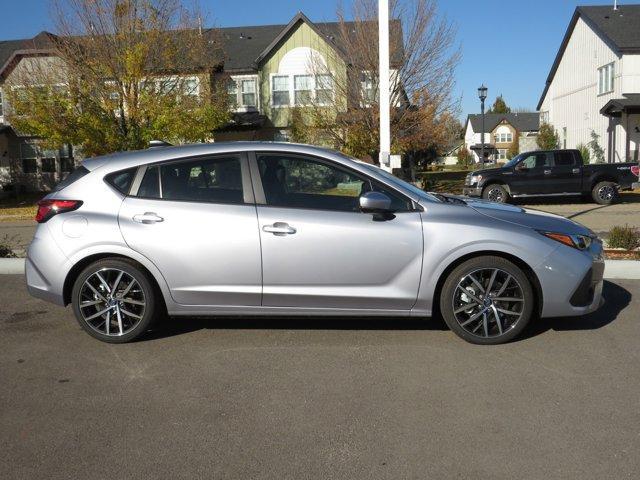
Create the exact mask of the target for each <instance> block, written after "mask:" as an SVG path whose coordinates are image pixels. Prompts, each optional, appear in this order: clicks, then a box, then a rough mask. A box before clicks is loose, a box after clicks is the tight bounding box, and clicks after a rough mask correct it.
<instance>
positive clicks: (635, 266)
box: [0, 258, 640, 280]
mask: <svg viewBox="0 0 640 480" xmlns="http://www.w3.org/2000/svg"><path fill="white" fill-rule="evenodd" d="M604 263H605V267H604V278H611V279H616V278H617V279H621V280H640V261H637V260H605V262H604ZM23 274H24V258H0V275H23Z"/></svg>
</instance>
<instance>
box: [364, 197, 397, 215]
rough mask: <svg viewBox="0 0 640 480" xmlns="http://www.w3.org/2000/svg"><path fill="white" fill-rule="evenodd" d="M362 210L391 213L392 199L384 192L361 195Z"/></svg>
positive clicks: (365, 211)
mask: <svg viewBox="0 0 640 480" xmlns="http://www.w3.org/2000/svg"><path fill="white" fill-rule="evenodd" d="M360 210H362V211H363V212H364V213H391V199H390V198H389V197H387V196H386V195H385V194H384V193H382V192H367V193H364V194H362V195H360Z"/></svg>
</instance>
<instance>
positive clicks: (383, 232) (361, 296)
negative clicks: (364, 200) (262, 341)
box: [253, 153, 423, 310]
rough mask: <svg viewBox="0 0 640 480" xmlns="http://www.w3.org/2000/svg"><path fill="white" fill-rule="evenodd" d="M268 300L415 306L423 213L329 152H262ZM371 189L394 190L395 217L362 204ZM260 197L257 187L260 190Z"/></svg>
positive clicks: (260, 184)
mask: <svg viewBox="0 0 640 480" xmlns="http://www.w3.org/2000/svg"><path fill="white" fill-rule="evenodd" d="M253 171H254V172H255V171H258V172H259V173H258V176H259V177H260V178H259V179H260V182H257V183H258V185H256V184H255V183H254V185H256V190H258V189H263V191H264V199H263V201H262V203H263V204H262V205H260V204H259V205H258V221H259V225H260V236H261V240H262V262H263V263H262V264H263V305H264V306H270V307H298V308H314V309H317V308H321V309H336V308H338V309H359V310H367V309H370V310H380V309H383V310H409V309H411V308H412V307H413V305H414V304H415V301H416V298H417V294H418V286H419V282H420V273H421V265H422V251H423V245H422V224H421V218H420V213H419V212H417V211H413V210H412V206H411V202H410V201H408V200H407V199H405V198H404V197H402V196H401V194H399V193H397V192H391V191H389V190H388V189H387V190H385V189H384V188H383V187H381V186H380V185H379V184H376V183H375V182H374V181H371V180H369V179H368V178H367V177H365V176H363V175H360V174H359V173H356V172H353V171H350V170H346V169H345V168H343V167H341V166H338V165H336V164H332V163H331V162H328V161H326V160H324V159H319V158H316V157H311V156H301V155H293V154H287V153H282V154H280V153H264V154H261V153H258V154H257V155H256V163H255V166H254V169H253ZM369 189H373V190H382V191H384V192H385V193H386V194H387V195H389V196H391V197H392V200H393V205H394V208H395V209H396V210H397V213H396V214H395V218H393V219H389V220H380V219H374V217H373V215H371V214H365V213H362V212H360V210H359V208H358V205H359V203H358V199H359V196H360V194H361V193H363V192H364V191H367V190H369ZM256 196H257V200H258V203H260V201H261V200H259V198H258V197H259V196H260V195H258V192H256Z"/></svg>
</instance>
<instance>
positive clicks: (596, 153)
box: [587, 130, 604, 163]
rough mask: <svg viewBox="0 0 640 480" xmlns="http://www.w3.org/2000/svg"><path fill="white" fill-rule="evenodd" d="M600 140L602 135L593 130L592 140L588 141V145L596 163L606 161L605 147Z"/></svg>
mask: <svg viewBox="0 0 640 480" xmlns="http://www.w3.org/2000/svg"><path fill="white" fill-rule="evenodd" d="M599 140H600V135H598V134H597V133H596V132H594V131H593V130H591V141H590V142H589V143H587V147H589V149H590V150H591V153H592V154H593V160H594V163H604V149H603V148H602V147H601V146H600V143H599Z"/></svg>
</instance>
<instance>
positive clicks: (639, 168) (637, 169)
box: [631, 165, 640, 177]
mask: <svg viewBox="0 0 640 480" xmlns="http://www.w3.org/2000/svg"><path fill="white" fill-rule="evenodd" d="M631 173H633V174H634V175H635V176H636V177H640V166H638V165H634V166H633V167H631Z"/></svg>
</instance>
